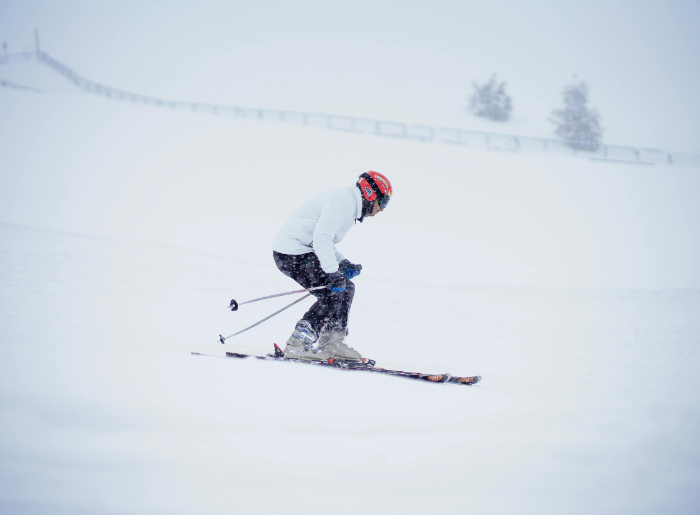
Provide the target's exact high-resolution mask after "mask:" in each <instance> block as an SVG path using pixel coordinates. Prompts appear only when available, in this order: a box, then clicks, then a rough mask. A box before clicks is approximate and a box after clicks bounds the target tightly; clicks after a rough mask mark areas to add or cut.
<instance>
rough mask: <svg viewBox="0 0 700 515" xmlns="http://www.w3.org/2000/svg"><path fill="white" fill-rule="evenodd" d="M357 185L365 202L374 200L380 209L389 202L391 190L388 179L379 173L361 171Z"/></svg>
mask: <svg viewBox="0 0 700 515" xmlns="http://www.w3.org/2000/svg"><path fill="white" fill-rule="evenodd" d="M357 185H358V186H359V187H360V191H361V192H362V197H363V198H364V200H366V201H367V202H374V201H375V200H376V201H377V202H378V203H379V207H381V208H382V209H384V208H385V207H386V206H387V205H388V204H389V200H390V199H391V194H392V192H393V190H392V189H391V183H390V182H389V179H387V178H386V177H385V176H383V175H382V174H381V173H378V172H372V171H370V172H367V173H363V174H362V175H360V178H359V179H358V181H357Z"/></svg>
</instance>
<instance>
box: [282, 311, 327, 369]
mask: <svg viewBox="0 0 700 515" xmlns="http://www.w3.org/2000/svg"><path fill="white" fill-rule="evenodd" d="M316 340H318V335H317V334H316V332H315V331H314V330H313V328H312V327H311V324H309V322H308V321H306V320H304V319H301V320H299V322H297V325H296V327H295V328H294V332H292V335H291V336H290V337H289V339H288V340H287V345H286V346H285V347H284V357H285V358H294V359H301V360H305V361H328V358H329V357H330V356H328V355H327V354H326V353H325V352H324V351H323V350H322V349H320V348H318V349H316V348H314V343H316Z"/></svg>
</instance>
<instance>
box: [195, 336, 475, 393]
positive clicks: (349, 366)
mask: <svg viewBox="0 0 700 515" xmlns="http://www.w3.org/2000/svg"><path fill="white" fill-rule="evenodd" d="M192 355H194V356H212V357H223V356H213V355H211V354H202V353H200V352H192ZM226 357H227V358H238V359H245V358H256V359H260V360H264V361H289V362H294V363H303V364H305V365H315V366H322V367H332V368H337V369H340V370H364V371H365V372H376V373H379V374H386V375H392V376H398V377H405V378H407V379H415V380H418V381H428V382H431V383H451V384H460V385H466V386H471V385H474V384H476V383H478V382H479V381H481V376H467V377H459V376H453V375H450V374H426V373H423V372H406V371H403V370H393V369H389V368H381V367H375V366H374V365H375V364H376V362H375V361H374V360H372V359H367V358H362V361H361V362H357V361H338V360H334V359H329V360H328V361H307V360H301V359H296V358H285V357H284V352H283V351H282V349H280V347H279V346H278V345H277V344H276V343H275V350H274V353H272V354H266V355H265V356H256V355H254V354H240V353H238V352H227V353H226Z"/></svg>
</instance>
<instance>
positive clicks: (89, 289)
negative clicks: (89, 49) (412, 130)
mask: <svg viewBox="0 0 700 515" xmlns="http://www.w3.org/2000/svg"><path fill="white" fill-rule="evenodd" d="M7 78H8V79H10V78H11V77H7ZM18 82H19V81H18ZM0 113H2V123H0V173H1V174H2V175H1V178H2V184H3V188H2V189H1V190H0V222H1V223H0V291H2V296H1V299H2V300H1V301H0V302H1V304H0V353H2V356H1V357H0V371H1V373H0V417H1V418H2V422H1V423H0V428H1V429H0V431H1V433H2V434H1V437H0V456H2V459H1V460H0V478H1V479H0V506H2V508H3V511H7V512H10V513H12V512H16V513H177V514H180V513H182V514H187V513H193V514H194V513H197V514H202V513H280V512H285V513H302V512H303V513H308V512H312V513H322V512H328V511H332V512H334V513H356V512H357V511H359V509H358V505H357V502H362V503H363V504H362V507H361V509H362V510H363V511H368V512H370V513H380V512H383V513H386V512H389V513H393V512H408V513H420V512H424V511H426V510H436V509H437V510H450V511H460V512H461V511H464V510H466V509H469V510H470V511H480V512H483V513H495V514H501V513H502V514H506V513H526V514H529V513H532V514H543V513H552V514H558V513H590V512H592V511H597V512H601V513H659V512H667V513H670V512H673V513H692V511H693V509H694V507H696V506H697V502H698V498H697V494H696V493H695V492H696V491H697V490H698V488H697V487H698V484H697V483H698V480H697V478H698V477H700V476H699V475H698V472H699V470H698V463H700V448H699V447H698V444H697V438H696V435H697V432H698V429H700V427H699V423H698V421H699V420H700V419H699V418H698V414H699V410H698V403H697V398H698V393H700V384H699V381H698V379H697V374H696V373H695V371H696V370H697V368H698V366H699V365H700V357H699V356H698V352H697V348H698V343H699V342H698V336H697V335H698V334H700V327H698V317H697V313H698V311H699V308H700V292H699V291H698V287H699V286H700V276H699V275H698V269H697V267H696V263H697V262H698V261H699V260H700V240H699V238H700V230H698V229H700V228H699V227H698V225H699V223H700V217H698V216H697V207H696V205H695V204H696V202H695V199H694V194H695V192H696V191H698V186H699V184H698V183H699V182H700V179H699V178H698V174H697V170H696V169H685V168H682V167H671V166H656V167H648V168H646V167H635V166H631V165H614V164H610V163H595V162H589V161H585V160H577V159H570V158H554V157H547V156H539V157H523V156H513V155H507V154H498V153H489V152H486V151H479V150H470V149H463V148H452V147H443V146H438V145H426V144H421V143H418V142H407V141H395V140H384V139H379V138H371V137H363V136H352V135H345V134H337V133H332V132H327V131H322V130H318V129H314V128H305V127H294V126H284V125H271V124H259V123H255V122H240V121H235V120H230V119H218V118H215V117H209V116H203V115H197V114H195V113H172V112H168V111H164V110H155V109H149V108H146V107H143V106H136V105H130V104H126V103H118V102H109V101H107V100H104V99H101V98H95V97H91V96H89V95H80V94H75V93H74V92H69V91H66V92H55V93H46V94H38V93H30V92H22V91H15V90H5V89H4V90H2V91H0ZM368 169H376V170H378V171H381V172H383V173H386V175H387V176H389V177H390V179H391V180H392V183H393V184H394V187H395V190H396V195H395V198H394V199H393V200H392V204H391V206H390V208H389V209H387V211H386V212H384V213H382V214H381V215H380V216H378V217H376V219H373V220H368V221H367V222H365V223H363V224H361V225H360V224H358V225H357V226H356V227H354V228H353V229H352V231H351V232H350V234H349V235H348V237H347V238H346V240H345V241H343V242H342V244H341V248H342V250H343V252H344V253H345V254H346V255H347V256H349V257H350V258H351V259H353V260H356V261H357V262H360V263H362V264H363V266H364V271H363V274H362V275H361V276H360V277H359V278H358V279H357V280H356V283H357V285H358V290H357V295H356V300H355V304H354V306H353V312H352V321H351V327H350V330H351V341H350V343H351V345H353V346H354V347H356V348H358V349H359V350H360V351H362V352H363V353H364V354H365V355H368V356H371V357H374V358H376V359H377V360H378V362H379V364H381V365H389V366H400V367H405V368H407V369H425V370H428V371H436V372H442V371H447V372H456V373H461V374H481V375H483V376H484V381H483V383H481V384H480V385H478V386H476V387H473V388H462V387H456V386H454V387H451V386H448V385H430V384H419V383H413V382H410V381H407V380H402V379H398V378H391V377H375V376H373V375H370V374H353V373H343V372H339V371H335V370H323V369H316V368H313V367H304V366H295V365H290V364H280V363H258V362H255V361H247V360H246V361H237V360H225V359H215V358H198V357H193V356H190V355H189V352H190V351H192V350H195V351H200V352H210V353H219V354H221V355H223V352H224V350H241V351H254V352H266V351H268V350H269V348H270V346H271V344H272V342H278V343H281V342H282V341H283V340H285V339H286V337H287V336H288V334H289V332H290V330H291V328H292V326H293V323H294V321H295V320H296V319H297V318H298V317H299V316H300V315H301V314H302V313H303V311H304V309H306V307H307V306H308V304H304V303H302V305H299V306H296V307H295V308H293V309H290V310H289V311H287V312H285V313H284V314H283V315H280V316H278V317H276V318H274V319H272V320H271V321H270V322H268V323H266V324H263V325H262V326H260V328H258V329H255V330H253V331H250V332H249V333H245V334H244V335H241V336H240V337H236V338H237V341H236V342H233V341H232V342H231V344H228V345H226V346H225V347H223V346H221V345H220V344H219V343H218V342H217V334H219V333H225V334H229V333H231V332H234V331H235V330H237V329H239V328H242V327H244V326H245V325H247V324H250V323H252V322H254V321H256V320H258V319H260V318H262V317H263V316H265V315H266V314H268V313H270V312H272V311H273V310H275V309H277V308H278V307H281V306H282V305H284V304H285V303H286V302H288V301H287V299H277V300H274V301H270V302H269V303H259V304H253V305H250V306H244V307H242V308H241V310H240V311H239V312H238V313H235V314H234V313H231V312H229V311H228V310H226V309H225V306H226V305H227V304H228V301H229V299H230V298H231V297H232V296H235V297H236V298H238V299H239V300H244V299H246V298H251V297H254V296H258V295H264V294H270V293H274V292H277V291H283V290H285V289H291V288H292V287H293V286H294V284H293V283H292V282H291V281H290V280H289V279H287V278H285V277H284V276H282V275H281V274H280V273H279V272H278V271H277V270H276V269H275V268H274V265H273V263H272V260H271V256H270V254H271V252H270V244H271V241H272V238H273V237H274V234H275V232H276V230H277V228H278V227H279V225H280V224H281V223H282V222H283V221H284V219H285V218H286V216H287V215H288V214H289V213H290V212H291V210H292V209H294V208H295V207H297V205H298V204H299V203H300V202H301V201H303V200H304V199H305V198H306V197H308V196H309V195H311V194H313V193H315V192H318V191H322V190H323V189H326V188H331V187H337V186H339V185H345V184H350V183H352V181H353V180H354V178H355V177H356V176H357V175H358V174H359V173H361V172H362V171H366V170H368Z"/></svg>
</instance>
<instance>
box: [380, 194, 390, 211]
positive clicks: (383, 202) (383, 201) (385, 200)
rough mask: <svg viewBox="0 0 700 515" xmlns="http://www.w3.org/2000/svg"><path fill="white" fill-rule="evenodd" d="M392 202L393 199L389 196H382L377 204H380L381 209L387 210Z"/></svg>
mask: <svg viewBox="0 0 700 515" xmlns="http://www.w3.org/2000/svg"><path fill="white" fill-rule="evenodd" d="M390 200H391V197H390V196H389V195H382V196H381V197H378V198H377V204H379V207H381V208H382V209H386V206H388V205H389V201H390Z"/></svg>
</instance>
